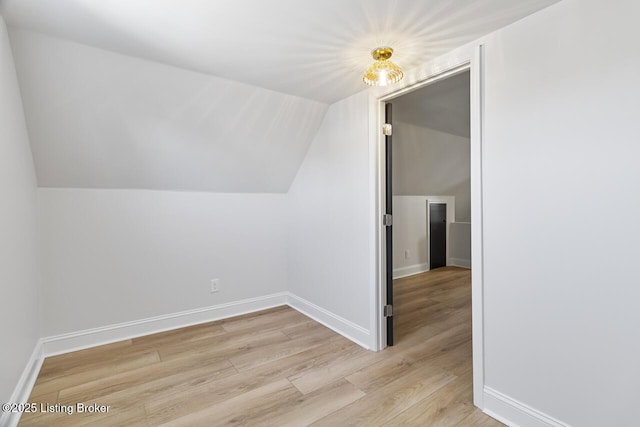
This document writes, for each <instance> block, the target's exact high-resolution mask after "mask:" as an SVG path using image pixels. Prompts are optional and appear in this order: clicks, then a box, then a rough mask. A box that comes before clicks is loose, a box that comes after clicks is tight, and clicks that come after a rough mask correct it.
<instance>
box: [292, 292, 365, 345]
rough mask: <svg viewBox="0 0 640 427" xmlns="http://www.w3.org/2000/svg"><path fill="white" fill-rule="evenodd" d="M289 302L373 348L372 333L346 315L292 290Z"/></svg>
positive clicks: (346, 335)
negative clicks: (293, 292) (339, 313)
mask: <svg viewBox="0 0 640 427" xmlns="http://www.w3.org/2000/svg"><path fill="white" fill-rule="evenodd" d="M287 304H288V305H289V307H291V308H293V309H294V310H297V311H299V312H300V313H302V314H304V315H305V316H307V317H310V318H311V319H313V320H315V321H316V322H318V323H321V324H323V325H324V326H326V327H327V328H329V329H332V330H333V331H335V332H337V333H339V334H340V335H342V336H343V337H345V338H347V339H349V340H351V341H353V342H354V343H356V344H358V345H360V346H362V347H364V348H366V349H367V350H371V346H370V345H369V343H370V342H371V334H370V332H369V331H368V330H367V329H365V328H363V327H362V326H360V325H356V324H355V323H353V322H351V321H349V320H347V319H345V318H344V317H341V316H338V315H337V314H334V313H332V312H330V311H328V310H326V309H324V308H322V307H319V306H317V305H315V304H314V303H312V302H309V301H307V300H305V299H304V298H300V297H299V296H297V295H294V294H292V293H291V292H289V301H288V303H287Z"/></svg>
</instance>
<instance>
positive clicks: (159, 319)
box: [42, 292, 288, 357]
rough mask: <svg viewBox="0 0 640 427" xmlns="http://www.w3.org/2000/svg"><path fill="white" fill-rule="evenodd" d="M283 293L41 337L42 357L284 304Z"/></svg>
mask: <svg viewBox="0 0 640 427" xmlns="http://www.w3.org/2000/svg"><path fill="white" fill-rule="evenodd" d="M287 296H288V293H287V292H280V293H277V294H272V295H265V296H262V297H257V298H249V299H245V300H240V301H233V302H229V303H225V304H219V305H214V306H211V307H204V308H198V309H195V310H187V311H181V312H178V313H171V314H167V315H162V316H156V317H150V318H147V319H141V320H135V321H131V322H124V323H119V324H116V325H109V326H104V327H100V328H94V329H87V330H83V331H78V332H72V333H68V334H62V335H56V336H51V337H46V338H43V339H42V354H43V355H44V356H45V357H48V356H55V355H58V354H63V353H69V352H72V351H77V350H82V349H85V348H90V347H96V346H99V345H104V344H109V343H112V342H116V341H122V340H127V339H131V338H136V337H140V336H144V335H150V334H155V333H158V332H164V331H168V330H172V329H177V328H184V327H187V326H193V325H197V324H200V323H207V322H213V321H215V320H220V319H225V318H228V317H233V316H239V315H242V314H246V313H252V312H255V311H260V310H266V309H268V308H272V307H277V306H280V305H286V304H287Z"/></svg>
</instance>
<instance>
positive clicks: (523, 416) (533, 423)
mask: <svg viewBox="0 0 640 427" xmlns="http://www.w3.org/2000/svg"><path fill="white" fill-rule="evenodd" d="M484 405H485V407H484V412H485V413H486V414H487V415H489V416H490V417H493V418H495V419H497V420H498V421H501V422H503V423H505V424H507V425H509V426H512V427H520V426H522V427H550V426H551V427H570V426H569V424H566V423H563V422H562V421H560V420H557V419H555V418H553V417H552V416H549V415H547V414H545V413H543V412H540V411H538V410H537V409H534V408H532V407H531V406H528V405H525V404H524V403H522V402H520V401H518V400H516V399H513V398H511V397H509V396H507V395H505V394H502V393H500V392H499V391H496V390H494V389H492V388H491V387H487V386H485V387H484Z"/></svg>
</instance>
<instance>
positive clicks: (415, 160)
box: [385, 68, 473, 403]
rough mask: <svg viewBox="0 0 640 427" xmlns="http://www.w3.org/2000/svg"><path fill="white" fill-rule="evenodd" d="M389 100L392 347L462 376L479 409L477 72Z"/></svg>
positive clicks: (459, 386)
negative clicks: (475, 336)
mask: <svg viewBox="0 0 640 427" xmlns="http://www.w3.org/2000/svg"><path fill="white" fill-rule="evenodd" d="M385 101H386V108H385V110H386V112H387V118H391V117H392V119H393V120H392V127H391V129H392V132H390V133H391V135H387V136H386V137H385V145H386V153H385V157H386V168H385V183H386V196H387V197H386V200H387V202H388V206H387V208H388V209H387V212H386V213H387V214H389V213H391V214H392V218H391V220H388V221H387V223H388V224H389V226H388V227H387V228H386V233H385V239H386V241H387V246H386V247H387V251H386V273H387V275H388V276H389V275H390V276H391V279H392V280H391V283H392V287H391V292H390V293H388V296H390V297H391V298H390V299H389V298H388V299H387V304H389V301H390V300H391V301H392V304H393V306H392V309H391V310H390V312H391V314H392V320H391V322H392V324H391V325H390V326H391V329H390V330H389V329H387V331H388V332H387V338H389V337H391V340H389V339H388V340H387V344H388V345H394V346H396V347H397V348H396V349H394V351H396V352H398V353H399V354H405V353H406V354H408V355H410V357H411V359H412V360H418V361H420V360H425V359H426V360H429V363H430V364H435V365H437V366H439V367H441V368H442V369H444V370H446V371H449V372H450V373H451V374H453V375H455V376H457V377H458V378H459V381H458V380H456V387H455V389H456V390H457V391H456V393H460V396H461V398H464V399H468V401H469V403H471V402H472V399H473V398H472V394H471V393H472V390H473V351H472V322H471V318H472V298H471V296H472V283H471V270H470V267H471V252H472V250H471V226H472V224H471V218H472V215H471V206H472V203H471V193H472V183H471V181H472V174H471V163H472V160H471V114H470V110H471V82H470V71H469V69H468V68H467V69H464V70H461V71H460V72H457V73H452V74H451V75H449V76H447V77H446V78H441V79H437V80H435V81H434V82H433V83H432V84H428V85H426V86H423V87H421V88H420V89H417V90H415V91H411V92H409V93H405V94H402V95H400V96H398V97H394V98H391V99H386V100H385ZM390 112H392V113H393V114H392V115H391V114H389V113H390ZM388 196H391V197H390V198H389V197H388ZM387 323H390V322H389V319H388V318H387Z"/></svg>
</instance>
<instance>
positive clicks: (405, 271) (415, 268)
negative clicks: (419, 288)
mask: <svg viewBox="0 0 640 427" xmlns="http://www.w3.org/2000/svg"><path fill="white" fill-rule="evenodd" d="M425 271H429V264H426V263H425V264H414V265H409V266H406V267H400V268H394V269H393V278H394V279H400V278H401V277H407V276H413V275H414V274H418V273H424V272H425Z"/></svg>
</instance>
